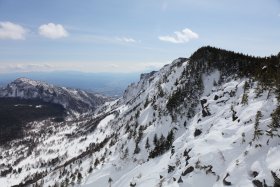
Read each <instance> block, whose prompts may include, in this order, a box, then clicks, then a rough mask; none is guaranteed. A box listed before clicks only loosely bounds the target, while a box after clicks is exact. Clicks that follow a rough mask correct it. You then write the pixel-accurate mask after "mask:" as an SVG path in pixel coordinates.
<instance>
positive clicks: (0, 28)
mask: <svg viewBox="0 0 280 187" xmlns="http://www.w3.org/2000/svg"><path fill="white" fill-rule="evenodd" d="M26 33H27V30H26V29H25V28H23V27H22V26H20V25H18V24H14V23H11V22H8V21H7V22H0V39H11V40H24V39H25V35H26Z"/></svg>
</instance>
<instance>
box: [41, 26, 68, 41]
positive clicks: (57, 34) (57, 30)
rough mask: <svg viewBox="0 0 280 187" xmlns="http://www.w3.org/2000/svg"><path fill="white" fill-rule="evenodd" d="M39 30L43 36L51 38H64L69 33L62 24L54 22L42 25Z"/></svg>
mask: <svg viewBox="0 0 280 187" xmlns="http://www.w3.org/2000/svg"><path fill="white" fill-rule="evenodd" d="M38 32H39V34H40V35H41V36H43V37H46V38H51V39H58V38H63V37H67V36H68V35H69V34H68V32H67V31H66V30H65V28H64V27H63V26H62V25H60V24H54V23H48V24H44V25H41V26H40V27H39V29H38Z"/></svg>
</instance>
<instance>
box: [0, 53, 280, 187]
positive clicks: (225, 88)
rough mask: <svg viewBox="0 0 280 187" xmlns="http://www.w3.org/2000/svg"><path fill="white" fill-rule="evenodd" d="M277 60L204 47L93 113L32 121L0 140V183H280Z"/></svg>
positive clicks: (148, 76) (143, 79)
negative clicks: (6, 141)
mask: <svg viewBox="0 0 280 187" xmlns="http://www.w3.org/2000/svg"><path fill="white" fill-rule="evenodd" d="M279 59H280V58H279V56H273V57H269V58H255V57H248V56H245V55H242V54H236V53H232V52H228V51H225V50H219V49H215V48H211V47H205V48H201V49H199V50H198V51H196V52H195V53H194V54H193V55H192V56H191V57H190V58H189V59H185V58H179V59H177V60H175V61H174V62H173V63H171V64H169V65H166V66H164V67H163V68H162V69H161V70H160V71H158V72H153V73H151V74H146V75H143V76H141V79H140V81H139V82H138V83H134V84H132V85H130V86H129V87H128V88H127V90H126V91H125V93H124V95H123V97H122V98H120V99H118V100H116V101H113V102H110V103H106V104H105V105H103V106H102V107H100V108H98V109H97V110H96V111H95V112H94V113H92V114H91V115H86V116H83V117H82V118H79V119H75V120H73V121H70V120H68V121H66V122H61V123H60V124H54V123H52V122H49V121H45V122H41V123H40V125H38V124H36V123H35V124H30V127H31V129H32V130H31V131H29V132H27V135H28V136H27V137H26V139H25V140H18V141H14V142H12V143H11V144H10V145H9V146H6V147H1V155H0V156H1V160H0V165H1V169H0V170H1V176H2V177H0V183H1V184H4V186H13V185H18V186H26V185H35V186H36V185H38V186H75V185H76V186H80V185H81V186H116V187H123V186H143V187H147V186H193V187H200V186H201V187H205V186H215V187H218V186H249V187H250V186H251V187H254V186H257V187H259V186H279V185H280V183H279V179H280V170H279V169H280V162H279V156H280V149H279V148H280V145H279V121H280V120H279V119H280V117H279V116H280V112H279V111H280V110H279V100H278V98H279V94H278V93H279V92H278V90H279V88H278V83H279V79H280V78H279V74H278V73H279V72H278V71H279V70H278V69H277V67H279V64H280V61H279ZM38 126H40V128H38ZM40 129H41V130H40ZM42 129H44V130H42ZM26 142H28V143H26ZM30 145H32V146H30ZM27 147H28V148H29V147H31V149H30V148H29V149H28V148H27Z"/></svg>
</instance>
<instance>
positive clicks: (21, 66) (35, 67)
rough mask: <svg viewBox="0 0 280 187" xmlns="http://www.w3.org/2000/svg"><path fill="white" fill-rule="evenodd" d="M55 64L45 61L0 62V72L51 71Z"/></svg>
mask: <svg viewBox="0 0 280 187" xmlns="http://www.w3.org/2000/svg"><path fill="white" fill-rule="evenodd" d="M54 68H55V66H53V65H51V64H47V63H42V64H36V63H11V62H9V63H3V62H0V73H7V72H8V73H12V72H34V71H51V70H53V69H54Z"/></svg>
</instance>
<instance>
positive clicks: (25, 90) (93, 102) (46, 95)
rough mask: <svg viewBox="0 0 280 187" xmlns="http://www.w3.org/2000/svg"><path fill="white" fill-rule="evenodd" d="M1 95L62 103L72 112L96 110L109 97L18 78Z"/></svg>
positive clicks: (0, 91)
mask: <svg viewBox="0 0 280 187" xmlns="http://www.w3.org/2000/svg"><path fill="white" fill-rule="evenodd" d="M0 97H16V98H23V99H41V100H43V101H45V102H51V103H56V104H60V105H62V106H63V107H64V108H65V109H67V110H69V111H72V112H78V113H83V112H89V111H94V110H95V109H96V108H97V107H98V106H100V105H102V104H104V103H105V102H106V101H108V100H109V99H108V98H106V97H105V96H102V95H99V94H93V93H89V92H85V91H82V90H79V89H71V88H65V87H59V86H54V85H52V84H48V83H45V82H42V81H35V80H31V79H28V78H18V79H16V80H15V81H13V82H11V83H9V84H8V85H7V86H6V87H5V88H2V89H1V90H0Z"/></svg>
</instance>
